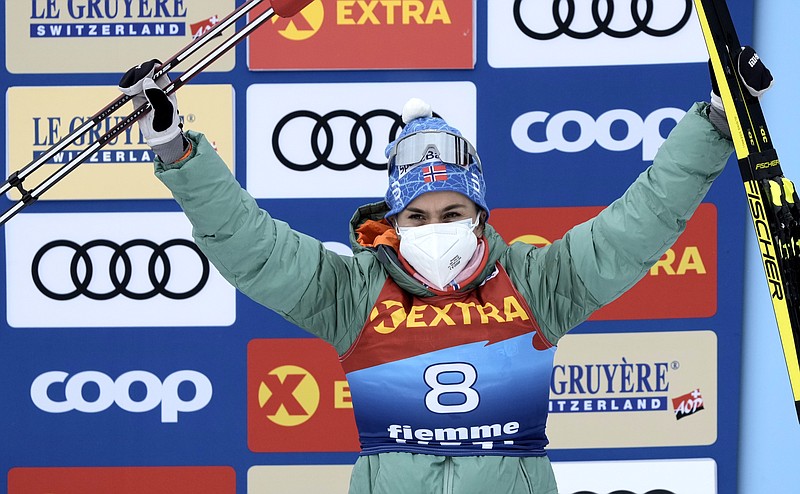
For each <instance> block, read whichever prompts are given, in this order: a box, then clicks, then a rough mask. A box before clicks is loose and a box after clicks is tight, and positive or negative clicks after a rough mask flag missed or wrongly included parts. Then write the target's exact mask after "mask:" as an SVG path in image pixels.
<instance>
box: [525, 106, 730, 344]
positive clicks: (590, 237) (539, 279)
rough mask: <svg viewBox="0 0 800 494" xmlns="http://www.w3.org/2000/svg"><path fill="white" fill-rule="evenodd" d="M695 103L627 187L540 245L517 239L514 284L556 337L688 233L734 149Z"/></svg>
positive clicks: (611, 297)
mask: <svg viewBox="0 0 800 494" xmlns="http://www.w3.org/2000/svg"><path fill="white" fill-rule="evenodd" d="M706 107H707V105H706V104H704V103H697V104H695V105H694V106H693V107H692V108H691V109H690V110H689V112H688V113H687V114H686V116H685V117H684V118H683V119H681V121H680V122H679V123H678V125H677V126H676V127H675V128H674V129H673V130H672V132H671V133H670V135H669V137H668V138H667V140H666V141H665V142H664V144H663V145H662V146H661V148H660V149H659V151H658V153H657V154H656V157H655V159H654V160H653V164H652V165H651V166H650V167H649V168H647V170H645V171H644V172H643V173H642V174H641V175H640V176H639V177H638V178H637V179H636V181H635V182H634V183H633V184H632V185H631V186H630V187H629V188H628V190H627V191H626V192H625V193H624V194H623V195H622V197H620V198H619V199H617V200H616V201H614V202H613V203H612V204H611V205H609V206H608V207H606V208H605V209H604V210H603V211H602V212H600V214H598V215H597V216H596V217H595V218H593V219H591V220H589V221H587V222H585V223H582V224H580V225H578V226H575V227H574V228H572V229H571V230H570V231H569V232H567V234H566V235H564V237H563V238H562V239H560V240H558V241H556V242H553V243H552V244H551V245H548V246H546V247H544V248H541V249H535V248H531V247H530V246H527V245H524V244H513V245H512V246H511V249H510V255H511V258H512V260H513V261H514V264H515V265H518V266H522V268H521V269H520V270H516V269H515V272H517V273H519V274H518V275H517V276H515V280H514V281H515V283H517V286H518V287H520V288H521V289H522V290H523V291H524V292H525V296H526V298H527V299H528V300H529V302H530V304H531V310H532V311H533V312H534V315H535V317H536V318H537V321H538V322H539V325H540V326H541V327H542V330H543V331H544V333H545V335H546V336H547V338H548V339H549V340H550V341H551V342H552V343H556V342H557V341H558V339H559V338H561V337H562V336H563V335H564V334H565V333H566V332H567V331H569V330H570V329H572V328H573V327H575V326H576V325H578V324H579V323H581V322H583V321H584V320H586V319H587V318H588V317H589V315H591V313H592V312H594V311H595V310H597V309H599V308H600V307H602V306H604V305H606V304H608V303H609V302H611V301H613V300H614V299H616V298H617V297H619V296H620V295H621V294H622V293H624V292H625V291H626V290H628V289H629V288H630V287H631V286H633V285H634V284H635V283H636V282H637V281H639V280H640V279H641V278H642V277H643V276H644V275H645V274H646V273H647V271H648V270H649V269H650V267H651V266H652V265H653V264H655V263H656V262H657V261H658V260H659V259H660V258H661V256H662V255H663V254H664V253H665V252H666V251H667V249H669V248H670V246H672V244H673V243H675V241H676V240H677V239H678V236H680V234H681V233H682V232H683V230H684V228H685V226H686V222H687V221H688V220H689V218H690V217H691V216H692V213H694V211H695V209H697V206H698V205H699V204H700V202H701V201H702V200H703V197H705V195H706V192H708V189H709V187H710V186H711V183H712V182H713V181H714V179H715V178H716V177H717V176H719V174H720V173H722V170H723V169H724V167H725V164H726V163H727V161H728V158H729V157H730V155H731V152H732V151H733V144H732V142H731V141H730V140H729V139H726V138H724V137H723V136H722V135H721V134H720V133H719V132H718V131H717V130H716V129H715V128H714V127H713V125H712V124H711V122H710V121H709V120H708V118H707V116H706Z"/></svg>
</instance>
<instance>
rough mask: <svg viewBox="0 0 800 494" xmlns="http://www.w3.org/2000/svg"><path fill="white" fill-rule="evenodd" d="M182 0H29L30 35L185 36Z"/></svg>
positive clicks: (42, 36) (59, 36)
mask: <svg viewBox="0 0 800 494" xmlns="http://www.w3.org/2000/svg"><path fill="white" fill-rule="evenodd" d="M187 15H188V10H187V7H186V6H185V5H184V0H157V1H148V0H135V1H134V0H105V1H103V2H100V1H99V0H66V1H65V0H31V15H30V19H31V21H32V22H31V24H30V37H31V38H96V37H152V36H184V35H186V18H187Z"/></svg>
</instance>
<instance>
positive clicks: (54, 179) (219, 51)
mask: <svg viewBox="0 0 800 494" xmlns="http://www.w3.org/2000/svg"><path fill="white" fill-rule="evenodd" d="M264 1H265V0H249V1H248V2H246V3H244V4H242V5H241V6H240V7H238V8H237V9H236V10H234V11H233V12H232V13H230V14H229V15H228V16H226V17H225V18H224V19H223V20H222V21H220V22H219V23H217V24H216V25H214V27H213V28H212V29H210V30H209V31H207V32H205V33H203V34H202V35H201V36H199V37H197V38H195V39H193V40H192V42H190V43H189V44H188V45H187V46H186V47H184V48H183V49H181V50H180V51H179V52H178V53H176V54H175V55H173V56H172V57H170V58H169V59H168V60H167V61H166V62H164V63H163V64H162V65H161V67H159V69H158V70H157V71H156V72H155V73H154V74H153V78H154V79H158V77H160V76H162V75H164V74H167V73H168V72H169V71H171V70H173V69H174V68H175V67H177V66H178V65H179V64H180V63H181V62H183V61H184V60H186V59H187V58H188V57H190V56H191V55H193V54H194V53H196V52H197V51H198V50H199V49H201V48H203V47H204V46H205V45H207V44H208V42H209V41H210V40H212V39H213V38H215V37H217V36H218V35H220V34H222V31H224V30H225V29H226V28H228V27H229V26H231V25H233V24H235V23H236V21H238V20H239V19H241V18H242V17H244V16H245V15H246V14H248V13H249V12H251V11H252V10H253V9H254V8H255V7H256V6H258V5H259V4H261V3H262V2H264ZM312 1H313V0H269V3H270V7H269V8H268V9H267V10H266V11H264V12H263V13H262V14H260V15H259V16H257V17H256V18H255V19H253V20H251V21H249V22H248V23H247V24H246V25H245V26H244V27H243V28H242V29H241V30H240V31H237V32H236V33H234V34H233V35H232V36H231V37H230V38H228V39H227V40H226V41H225V42H223V43H222V44H221V45H219V46H217V47H216V48H215V49H214V50H212V51H211V52H210V53H209V54H207V55H206V56H205V57H203V58H202V59H201V60H199V61H198V62H197V63H195V64H194V65H193V66H191V67H190V68H189V69H187V70H186V72H184V73H183V74H181V75H180V76H179V77H177V78H176V79H175V80H174V81H172V82H171V83H170V84H169V85H168V86H167V87H166V88H164V91H165V92H166V93H167V94H172V93H173V92H175V91H177V90H178V89H180V88H181V87H182V86H183V85H185V84H186V83H187V82H189V81H190V80H191V79H193V78H194V77H195V76H196V75H197V74H199V73H200V72H202V71H203V70H205V69H206V68H207V67H208V66H209V65H211V64H212V63H213V62H215V61H216V60H217V59H219V58H220V57H221V56H222V55H224V54H225V53H226V52H227V51H228V50H230V49H231V48H233V47H234V46H236V45H237V44H238V43H239V42H241V41H242V40H243V39H245V38H247V36H249V35H250V34H251V33H252V32H253V31H255V30H256V29H257V28H259V27H260V26H262V25H263V24H264V23H265V22H267V21H268V20H269V19H271V18H272V17H274V16H275V15H278V16H279V17H291V16H293V15H295V14H297V13H298V12H300V11H301V10H302V9H303V8H304V7H306V6H307V5H308V4H309V3H311V2H312ZM130 99H131V97H130V96H128V95H124V94H123V95H120V96H119V97H117V98H116V99H115V100H114V101H112V102H111V103H109V104H108V105H107V106H106V107H104V108H103V109H102V110H100V111H98V112H97V113H96V114H95V115H93V116H92V117H91V118H90V119H88V120H86V122H85V123H84V124H83V125H81V126H80V127H78V128H77V129H75V130H74V131H73V132H71V133H70V134H69V135H67V136H65V137H64V138H63V139H61V140H60V141H59V142H58V143H56V144H55V145H54V146H52V147H51V148H49V149H48V150H47V151H45V152H44V153H43V154H42V155H41V156H39V158H37V159H36V160H34V161H32V162H30V163H28V164H27V165H25V166H24V167H23V168H21V169H20V170H18V171H15V172H14V173H11V174H10V175H9V177H8V179H7V180H6V181H5V182H4V183H3V184H1V185H0V194H5V193H6V192H8V191H9V190H11V189H12V188H16V189H17V190H18V191H19V192H20V195H21V196H22V197H21V198H20V199H19V200H18V201H17V202H15V203H14V204H13V205H12V206H11V207H10V208H8V209H7V210H6V211H5V212H4V213H3V214H2V215H0V225H3V224H5V223H6V222H7V221H8V220H10V219H11V218H12V217H13V216H14V215H16V214H17V213H18V212H20V211H21V210H22V209H24V208H25V207H27V206H28V205H30V204H31V203H33V202H34V201H36V200H37V199H38V198H39V197H40V196H41V195H42V194H44V193H45V192H46V191H47V190H49V189H50V188H51V187H52V186H54V185H55V184H56V183H58V182H59V181H60V180H61V179H63V178H64V177H65V176H66V175H67V174H69V173H70V172H71V171H72V170H74V169H75V168H77V167H78V166H79V165H80V164H82V163H83V162H85V161H86V160H87V159H89V157H91V156H92V154H94V153H95V152H97V151H98V150H100V149H101V148H103V147H104V146H105V145H106V144H108V143H109V142H110V141H112V140H113V139H114V138H115V137H117V136H118V135H119V134H121V133H122V132H124V131H125V130H126V129H127V128H128V127H130V126H131V125H133V124H134V123H135V122H136V121H138V120H139V119H141V118H142V117H143V116H144V115H146V114H147V112H149V111H150V105H149V103H145V104H144V105H142V106H140V107H139V108H136V109H135V110H134V111H133V112H132V113H131V114H129V115H128V116H127V117H126V118H125V119H124V120H122V121H121V122H119V123H118V124H117V125H115V126H114V127H113V128H111V129H110V130H109V131H108V132H106V133H105V134H103V135H102V136H100V138H98V139H97V140H96V141H95V142H94V143H92V144H91V145H90V146H88V147H87V148H85V149H84V150H83V151H81V152H80V153H79V154H78V155H76V156H75V157H74V158H73V159H71V160H70V161H69V162H67V163H65V164H64V165H62V166H61V167H59V169H58V170H56V171H55V172H53V173H52V174H51V175H49V176H48V177H47V178H45V179H44V180H43V181H42V182H41V183H40V184H38V185H37V186H36V187H34V188H32V189H30V190H26V189H25V188H24V187H23V182H24V180H25V178H26V177H27V176H29V175H30V174H32V173H34V172H35V171H36V170H37V169H39V168H40V167H41V166H42V165H44V164H45V163H47V162H48V161H49V160H50V159H51V158H52V157H53V156H55V155H56V154H58V153H59V152H61V151H63V150H64V149H65V148H67V146H69V145H70V144H72V143H74V142H75V141H77V140H78V139H79V138H80V137H81V136H83V135H84V134H86V133H87V132H89V131H90V130H91V129H92V128H94V127H95V126H96V125H98V124H100V123H101V122H103V121H104V120H105V119H106V118H108V117H109V116H111V115H113V114H114V113H116V112H117V111H118V110H119V109H120V108H122V107H123V106H124V105H125V103H127V102H128V101H129V100H130Z"/></svg>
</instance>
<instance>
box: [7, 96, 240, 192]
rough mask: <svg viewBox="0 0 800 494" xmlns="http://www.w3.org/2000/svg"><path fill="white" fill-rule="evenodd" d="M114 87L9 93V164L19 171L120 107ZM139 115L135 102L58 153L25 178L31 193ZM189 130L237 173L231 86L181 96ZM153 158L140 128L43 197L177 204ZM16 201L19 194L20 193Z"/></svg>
mask: <svg viewBox="0 0 800 494" xmlns="http://www.w3.org/2000/svg"><path fill="white" fill-rule="evenodd" d="M119 95H120V93H119V91H118V90H117V89H116V88H113V87H59V88H55V87H12V88H10V89H8V94H7V98H6V102H7V105H8V109H7V111H8V114H7V127H6V128H7V132H8V155H7V156H8V162H7V163H6V170H7V172H13V171H16V170H19V169H20V168H22V167H24V166H25V165H26V164H28V163H30V162H31V161H33V160H35V159H37V158H39V157H40V156H41V155H42V154H43V153H44V152H45V151H47V150H49V149H50V148H52V147H53V146H54V145H55V144H56V143H58V142H59V141H60V140H61V139H63V138H64V137H66V136H67V135H69V134H70V133H72V132H73V131H74V130H75V129H77V128H79V127H80V126H81V125H83V124H84V123H86V122H87V121H91V115H93V114H94V113H95V112H97V111H98V110H100V109H101V108H103V107H105V105H106V104H108V103H109V102H111V101H113V100H114V99H115V98H116V97H117V96H119ZM133 110H134V107H133V104H132V103H128V104H126V105H125V106H124V107H123V108H121V109H120V110H118V111H117V112H116V113H115V114H114V115H112V116H110V117H108V118H106V119H105V120H104V121H102V122H100V123H99V124H98V125H96V126H95V127H94V128H92V129H91V130H90V131H89V132H88V133H86V134H84V135H83V136H82V137H80V138H79V139H78V140H77V141H75V143H74V144H72V145H70V146H68V147H67V148H66V149H65V150H64V151H62V152H60V153H58V154H56V155H55V156H54V157H53V158H52V159H51V160H50V162H49V163H50V164H46V165H43V166H42V167H41V168H40V169H39V170H38V171H36V172H35V173H33V174H32V175H30V176H29V177H27V178H26V180H25V187H26V188H27V189H28V190H30V189H32V188H33V186H34V185H36V184H38V183H39V182H41V180H43V179H44V178H46V177H47V176H49V175H50V174H52V173H53V172H55V171H56V170H58V169H59V168H60V167H61V166H63V165H65V164H66V163H68V162H69V161H70V160H72V159H74V158H75V157H76V156H77V155H78V154H79V153H80V152H81V151H83V150H84V149H86V148H87V147H88V146H90V145H91V144H93V143H94V142H95V141H97V140H98V139H99V138H100V136H102V135H103V134H105V133H106V132H108V131H109V130H110V129H111V128H113V127H114V126H115V125H117V124H118V123H119V122H120V121H122V120H124V119H125V117H127V115H128V114H129V113H131V112H132V111H133ZM180 112H181V118H182V119H183V123H184V128H185V129H197V130H200V131H202V132H203V133H204V134H205V135H206V137H207V138H208V139H209V141H211V142H212V144H213V145H214V146H215V147H216V149H217V151H218V152H219V154H220V156H221V157H222V159H223V160H224V161H225V163H227V165H228V167H229V168H231V169H233V166H234V163H233V156H234V150H233V133H234V121H233V88H232V87H231V86H228V85H189V86H186V87H184V88H183V89H182V90H181V93H180ZM153 159H154V154H153V152H152V150H151V149H150V147H149V146H148V145H147V143H146V142H145V141H144V139H143V138H142V136H141V133H140V132H139V124H134V125H133V126H131V127H129V128H128V129H127V130H126V131H125V132H123V133H122V134H120V135H119V136H118V137H117V138H116V139H114V140H112V141H110V142H109V144H107V145H106V146H105V147H104V148H102V149H101V150H100V151H98V152H97V153H95V154H94V155H93V156H92V157H90V158H89V159H88V160H87V161H85V162H84V163H83V164H82V165H80V166H79V167H78V168H76V169H75V170H74V171H73V172H71V173H70V174H69V175H67V176H66V177H65V178H64V179H63V180H61V181H60V182H59V183H58V184H57V185H56V186H54V187H53V188H52V189H50V190H48V191H47V192H46V193H45V194H43V195H42V197H41V198H42V199H43V200H54V199H171V198H172V194H170V192H169V190H168V189H167V188H166V187H164V185H163V184H161V182H159V181H158V179H157V178H156V177H155V176H154V175H153ZM11 195H12V198H14V199H17V198H18V197H19V193H18V192H17V191H16V190H14V191H13V192H12V194H11Z"/></svg>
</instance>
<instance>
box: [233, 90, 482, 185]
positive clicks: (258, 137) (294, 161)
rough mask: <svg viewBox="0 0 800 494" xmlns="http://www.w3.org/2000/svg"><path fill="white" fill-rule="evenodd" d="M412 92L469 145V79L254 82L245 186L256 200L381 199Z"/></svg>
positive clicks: (472, 107)
mask: <svg viewBox="0 0 800 494" xmlns="http://www.w3.org/2000/svg"><path fill="white" fill-rule="evenodd" d="M412 97H418V98H422V99H423V100H425V101H427V102H428V103H430V105H431V106H432V109H433V112H434V113H435V114H436V115H438V116H441V117H442V118H444V119H445V120H446V121H447V122H448V123H449V124H450V125H452V126H453V127H455V128H457V129H459V130H460V131H461V133H462V134H463V135H464V136H465V137H466V138H467V139H469V140H470V142H472V143H473V144H475V145H476V146H477V144H476V142H475V136H476V134H477V121H476V100H477V94H476V88H475V85H474V84H472V83H471V82H422V83H376V84H367V83H353V84H256V85H253V86H250V87H249V88H248V90H247V190H248V191H249V192H250V193H251V194H253V195H254V196H255V197H257V198H259V199H261V198H305V197H320V198H325V197H382V196H383V195H384V194H385V193H386V187H387V183H388V182H387V180H388V179H387V171H386V162H387V159H386V155H385V153H384V151H385V149H386V146H387V145H388V144H389V142H391V141H393V140H394V139H395V138H396V137H397V135H398V133H399V132H400V130H401V129H402V127H403V125H404V124H403V122H402V119H401V117H400V113H401V112H402V109H403V105H405V103H406V101H408V100H409V99H410V98H412Z"/></svg>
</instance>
